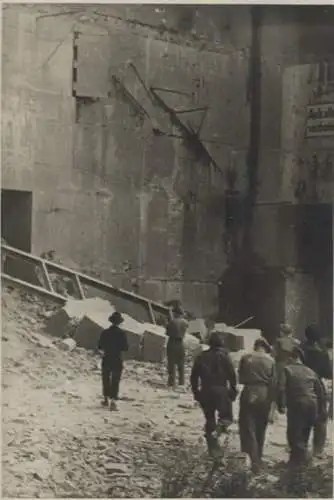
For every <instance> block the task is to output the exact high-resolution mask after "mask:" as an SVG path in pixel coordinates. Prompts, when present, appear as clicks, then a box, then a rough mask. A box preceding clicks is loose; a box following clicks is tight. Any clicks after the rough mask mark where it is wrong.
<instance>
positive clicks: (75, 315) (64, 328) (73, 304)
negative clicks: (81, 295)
mask: <svg viewBox="0 0 334 500" xmlns="http://www.w3.org/2000/svg"><path fill="white" fill-rule="evenodd" d="M114 311H115V308H114V307H113V306H112V305H111V304H110V302H108V301H107V300H103V299H101V298H99V297H93V298H90V299H84V300H76V299H69V300H68V301H67V302H66V304H65V306H64V307H62V308H61V309H59V310H58V311H57V312H56V313H55V314H54V315H53V316H52V317H51V318H50V319H49V321H48V323H47V326H46V331H47V333H49V334H51V335H53V336H55V337H63V336H65V335H66V334H68V333H69V332H70V330H71V329H72V327H73V326H75V325H76V324H78V323H79V322H80V321H81V320H82V319H83V318H84V316H85V315H86V314H89V313H93V314H94V313H101V314H104V315H105V316H106V317H107V318H108V317H109V316H110V315H111V314H112V313H113V312H114Z"/></svg>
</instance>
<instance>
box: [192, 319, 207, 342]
mask: <svg viewBox="0 0 334 500" xmlns="http://www.w3.org/2000/svg"><path fill="white" fill-rule="evenodd" d="M187 333H188V334H189V335H193V336H194V337H196V338H197V339H198V340H202V341H204V340H205V339H206V338H207V335H208V329H207V326H206V324H205V321H204V319H193V320H191V321H189V326H188V330H187Z"/></svg>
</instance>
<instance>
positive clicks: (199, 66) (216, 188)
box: [1, 5, 334, 340]
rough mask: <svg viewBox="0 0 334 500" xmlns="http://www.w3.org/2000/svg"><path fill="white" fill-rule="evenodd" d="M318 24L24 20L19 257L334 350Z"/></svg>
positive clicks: (328, 93) (129, 14)
mask: <svg viewBox="0 0 334 500" xmlns="http://www.w3.org/2000/svg"><path fill="white" fill-rule="evenodd" d="M302 11H303V9H298V8H294V7H292V6H290V7H284V8H282V9H281V10H279V9H277V8H276V7H272V8H271V7H269V6H267V7H266V6H264V7H261V6H252V7H248V6H238V7H233V8H232V7H231V6H197V7H196V8H195V6H187V7H185V6H183V7H182V8H181V6H172V5H171V6H164V7H163V8H160V7H159V8H154V7H153V6H152V7H150V6H145V9H140V8H135V7H132V6H130V7H129V8H128V10H127V9H126V8H125V7H123V6H121V5H115V6H111V5H106V6H104V7H103V8H102V6H99V7H98V8H97V7H96V6H95V7H94V6H91V7H90V6H88V7H85V8H84V9H83V11H82V9H79V8H78V9H75V10H72V9H70V10H69V11H66V10H62V9H61V8H60V7H59V6H57V5H54V6H51V5H50V6H47V5H45V6H44V7H43V8H40V7H38V6H30V7H29V9H28V8H26V7H25V6H24V5H21V6H20V5H15V6H14V5H10V6H7V8H6V9H5V10H4V12H3V85H2V91H3V96H4V99H3V106H2V129H3V161H2V165H3V168H2V179H3V182H2V221H1V222H2V236H3V237H4V238H5V240H6V242H7V244H8V245H9V246H11V247H15V248H17V249H19V250H22V251H23V252H28V253H29V252H31V253H32V254H34V255H41V254H42V253H43V252H48V251H50V249H52V250H54V251H55V254H56V255H59V256H62V258H63V261H64V265H65V266H66V267H69V268H73V266H74V265H75V266H76V269H77V270H78V272H82V273H83V274H85V275H89V276H95V277H97V278H98V279H100V280H101V281H103V282H108V283H111V284H112V285H113V286H115V287H116V288H117V287H118V288H123V289H125V290H127V291H129V292H132V291H135V292H136V293H138V294H140V295H141V296H144V297H147V299H148V300H149V301H150V300H152V301H156V302H161V303H166V302H168V301H170V300H174V299H178V300H180V301H181V302H182V304H183V306H184V307H185V308H186V310H188V311H189V312H190V313H191V314H193V315H194V316H196V317H202V318H212V317H214V318H215V319H216V320H219V321H224V322H226V323H228V324H238V323H240V322H242V321H243V320H244V319H245V318H248V317H253V319H252V320H251V322H250V323H249V326H250V327H251V328H256V329H260V330H262V331H263V332H264V334H265V335H266V336H267V337H268V339H271V340H272V339H274V338H275V336H276V335H277V333H278V331H277V329H278V325H279V324H280V323H281V322H282V321H285V322H288V323H290V324H292V326H293V327H294V328H295V329H296V331H297V332H298V335H299V336H302V334H303V331H304V328H305V326H306V324H308V323H310V322H314V323H317V324H319V325H320V326H321V328H322V330H323V331H324V332H325V333H326V335H328V336H330V335H331V333H332V305H331V304H332V210H331V206H332V189H333V158H334V142H333V141H334V135H333V123H332V121H333V102H334V93H333V89H334V73H333V67H334V66H333V61H334V54H333V52H334V49H333V47H334V44H333V43H330V40H331V30H332V18H331V15H329V14H328V15H327V14H324V13H323V12H322V10H321V8H320V7H319V9H318V10H313V11H312V16H311V17H310V16H307V15H306V14H305V15H304V14H303V12H302ZM310 12H311V11H310ZM320 227H321V229H320ZM125 262H127V263H128V265H127V266H125V265H124V263H125ZM74 263H75V264H74ZM8 265H9V264H8ZM19 267H20V266H19ZM21 267H22V266H21ZM12 268H13V264H12ZM7 271H8V270H7ZM8 272H9V271H8ZM15 273H16V277H17V278H18V277H19V276H18V275H20V277H21V278H22V279H23V278H27V276H30V275H31V272H30V271H29V270H27V269H26V268H24V266H23V267H22V268H20V269H19V270H17V269H16V270H15ZM20 273H21V274H20ZM22 273H23V274H22ZM35 285H36V283H35ZM311 304H312V305H311Z"/></svg>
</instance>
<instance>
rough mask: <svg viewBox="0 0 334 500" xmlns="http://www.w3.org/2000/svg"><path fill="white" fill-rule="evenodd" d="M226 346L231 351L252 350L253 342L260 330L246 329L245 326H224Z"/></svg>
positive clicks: (259, 334)
mask: <svg viewBox="0 0 334 500" xmlns="http://www.w3.org/2000/svg"><path fill="white" fill-rule="evenodd" d="M226 332H227V342H228V348H229V349H230V350H231V351H234V352H236V351H238V350H241V349H244V350H245V351H252V350H253V346H254V342H255V340H256V339H258V338H259V337H261V330H257V329H247V328H234V327H232V326H227V327H226Z"/></svg>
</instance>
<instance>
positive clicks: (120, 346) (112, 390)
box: [98, 312, 128, 410]
mask: <svg viewBox="0 0 334 500" xmlns="http://www.w3.org/2000/svg"><path fill="white" fill-rule="evenodd" d="M109 321H110V322H111V326H110V327H109V328H107V329H106V330H103V332H102V333H101V336H100V340H99V343H98V349H99V350H101V351H103V358H102V389H103V397H104V401H103V402H102V404H103V406H108V399H110V409H111V410H116V409H117V406H116V401H117V399H118V393H119V385H120V381H121V377H122V371H123V359H122V352H123V351H127V350H128V342H127V338H126V333H125V332H124V331H123V330H122V329H121V328H120V327H119V325H121V324H122V323H123V321H124V319H123V317H122V315H121V314H120V313H119V312H114V313H113V314H112V315H111V316H110V318H109ZM110 378H111V380H110Z"/></svg>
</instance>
